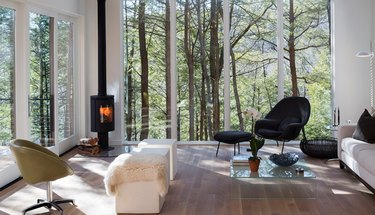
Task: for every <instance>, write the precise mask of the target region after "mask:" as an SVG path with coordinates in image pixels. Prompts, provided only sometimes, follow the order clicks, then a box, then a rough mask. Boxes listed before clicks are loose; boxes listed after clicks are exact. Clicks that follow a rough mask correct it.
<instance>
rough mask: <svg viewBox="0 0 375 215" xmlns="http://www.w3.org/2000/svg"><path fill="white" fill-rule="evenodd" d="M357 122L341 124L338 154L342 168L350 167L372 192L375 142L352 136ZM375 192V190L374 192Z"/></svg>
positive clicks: (374, 170)
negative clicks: (370, 142)
mask: <svg viewBox="0 0 375 215" xmlns="http://www.w3.org/2000/svg"><path fill="white" fill-rule="evenodd" d="M355 128H356V124H346V125H340V126H339V128H338V134H337V143H338V144H337V155H338V158H339V160H340V168H341V169H343V168H344V167H347V168H350V169H351V170H352V172H354V173H355V174H356V175H357V176H358V177H359V179H360V181H361V182H362V183H363V184H365V185H366V186H367V187H368V188H369V189H370V190H371V191H372V192H374V191H375V165H374V164H375V144H369V143H366V142H364V141H361V140H357V139H354V138H352V135H353V133H354V130H355ZM374 193H375V192H374Z"/></svg>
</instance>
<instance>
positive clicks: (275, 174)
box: [230, 159, 317, 199]
mask: <svg viewBox="0 0 375 215" xmlns="http://www.w3.org/2000/svg"><path fill="white" fill-rule="evenodd" d="M301 168H302V169H303V171H301ZM296 169H297V170H299V171H296ZM230 177H231V179H232V183H231V187H230V192H231V194H230V195H231V198H234V199H248V198H249V199H257V198H258V199H259V198H261V199H263V198H269V199H274V198H282V199H285V198H303V199H305V198H308V199H310V198H316V190H317V189H316V186H317V182H316V180H315V177H316V176H315V174H314V173H313V172H312V171H311V169H310V168H309V167H308V165H307V164H306V163H305V162H304V160H299V161H298V162H297V163H295V164H294V165H292V166H289V167H281V166H277V165H276V164H274V163H272V162H271V161H270V160H268V159H263V160H261V163H260V166H259V170H258V172H251V171H250V168H249V165H248V164H247V165H246V163H244V164H241V165H233V164H232V163H231V165H230Z"/></svg>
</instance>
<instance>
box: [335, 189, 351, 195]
mask: <svg viewBox="0 0 375 215" xmlns="http://www.w3.org/2000/svg"><path fill="white" fill-rule="evenodd" d="M331 191H332V193H333V194H336V195H350V194H353V193H352V192H349V191H345V190H338V189H331Z"/></svg>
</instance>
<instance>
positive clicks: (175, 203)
mask: <svg viewBox="0 0 375 215" xmlns="http://www.w3.org/2000/svg"><path fill="white" fill-rule="evenodd" d="M245 148H246V147H245V146H243V147H242V148H241V152H242V153H243V154H245V153H247V152H245ZM279 150H280V148H277V147H276V146H274V145H266V146H265V147H263V148H262V149H261V152H260V153H261V155H262V156H263V158H265V157H267V156H268V155H269V154H272V153H278V152H279ZM285 150H286V151H295V152H297V153H298V154H299V155H300V157H301V158H303V159H305V161H306V162H307V163H308V164H309V167H310V168H311V169H312V171H313V172H314V173H315V175H316V178H314V179H308V180H307V181H306V180H285V179H283V180H280V179H261V178H255V179H235V178H230V177H229V160H230V158H231V157H232V153H233V147H232V146H231V145H226V144H223V145H222V146H221V147H220V151H219V155H218V157H217V158H216V157H215V153H216V146H207V145H205V146H199V145H192V146H185V145H184V146H181V145H180V146H178V172H177V177H176V180H174V181H171V186H170V189H169V193H168V194H167V196H166V201H165V203H164V206H163V209H162V212H161V213H160V214H163V215H210V214H212V215H221V214H222V215H230V214H233V215H242V214H270V215H271V214H272V215H277V214H280V215H281V214H330V215H331V214H340V215H344V214H361V215H363V214H375V204H374V203H375V197H374V194H372V193H371V192H370V191H369V190H368V189H367V188H366V187H365V186H363V185H362V184H361V183H360V182H358V180H357V179H356V178H355V177H354V176H352V175H351V174H350V173H349V172H347V171H345V170H341V169H340V168H339V167H338V162H337V161H330V162H326V160H324V159H314V158H310V157H307V156H305V155H304V154H302V153H301V151H300V149H299V146H298V145H288V146H286V149H285ZM64 158H66V159H68V162H69V164H70V165H71V166H72V167H73V168H74V170H75V175H73V176H69V177H66V178H64V179H60V180H57V181H56V182H54V183H53V185H54V195H55V196H56V197H57V196H58V197H63V198H73V199H75V200H76V206H72V205H69V204H67V205H63V208H64V214H65V215H81V214H88V215H107V214H108V215H110V214H115V210H114V199H113V198H112V197H110V196H107V195H106V194H105V189H104V184H103V176H104V174H105V171H106V168H107V167H108V165H109V163H110V162H111V161H112V160H113V158H93V157H82V156H80V155H76V151H75V150H73V151H72V152H70V153H68V154H67V155H65V156H64ZM44 196H45V188H44V187H43V186H41V185H39V186H30V185H27V184H25V182H24V181H23V180H19V181H17V182H16V183H14V184H13V185H11V186H9V187H7V188H6V189H3V190H2V191H0V201H1V202H0V215H7V214H11V215H14V214H21V211H22V209H24V208H25V207H27V206H30V205H32V204H34V203H35V201H36V199H37V198H44ZM145 204H147V203H145ZM30 214H58V213H57V212H56V211H53V210H51V211H48V210H47V209H39V210H35V211H33V212H31V213H30Z"/></svg>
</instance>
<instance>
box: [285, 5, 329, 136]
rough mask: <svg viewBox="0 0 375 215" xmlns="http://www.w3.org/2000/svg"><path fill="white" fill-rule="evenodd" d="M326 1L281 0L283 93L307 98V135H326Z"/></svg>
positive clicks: (327, 34)
mask: <svg viewBox="0 0 375 215" xmlns="http://www.w3.org/2000/svg"><path fill="white" fill-rule="evenodd" d="M329 2H330V1H328V0H305V1H303V0H284V44H285V53H284V59H285V60H284V64H285V72H286V76H285V96H304V97H307V98H309V100H310V104H311V116H310V119H309V122H308V124H307V126H306V132H307V136H308V137H309V138H314V137H324V136H329V135H330V131H329V130H328V129H327V126H329V125H330V124H331V123H332V121H331V118H332V117H331V53H330V51H331V50H330V30H329V29H330V23H329V15H330V9H329Z"/></svg>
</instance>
